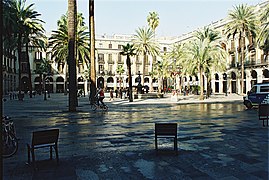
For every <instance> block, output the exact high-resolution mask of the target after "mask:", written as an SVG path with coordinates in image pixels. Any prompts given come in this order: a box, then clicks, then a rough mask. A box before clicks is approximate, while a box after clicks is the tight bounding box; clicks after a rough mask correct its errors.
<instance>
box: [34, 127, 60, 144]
mask: <svg viewBox="0 0 269 180" xmlns="http://www.w3.org/2000/svg"><path fill="white" fill-rule="evenodd" d="M58 137H59V129H49V130H43V131H34V132H33V137H32V145H33V146H35V145H42V144H52V143H57V142H58Z"/></svg>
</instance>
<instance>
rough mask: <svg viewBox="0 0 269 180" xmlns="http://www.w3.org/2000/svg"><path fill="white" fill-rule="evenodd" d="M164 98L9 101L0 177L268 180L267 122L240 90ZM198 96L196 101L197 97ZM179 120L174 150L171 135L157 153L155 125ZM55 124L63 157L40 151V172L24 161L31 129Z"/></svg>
mask: <svg viewBox="0 0 269 180" xmlns="http://www.w3.org/2000/svg"><path fill="white" fill-rule="evenodd" d="M173 98H174V97H170V96H166V98H163V99H152V100H135V101H134V102H133V103H129V102H128V101H127V100H120V99H115V100H114V101H108V99H109V98H107V99H106V101H105V102H106V103H107V104H108V106H109V111H108V112H106V113H104V112H101V111H97V112H92V111H91V110H90V106H89V103H88V98H87V97H81V98H80V99H79V107H78V112H76V113H69V112H67V109H68V107H67V96H63V95H61V94H60V95H59V94H58V95H56V94H52V97H51V98H49V99H48V100H47V101H43V98H42V96H37V97H35V98H33V99H29V98H26V99H25V101H23V102H20V101H17V100H8V101H7V102H5V103H4V105H5V106H4V108H5V109H4V111H5V113H6V114H8V115H9V116H11V117H12V119H13V120H14V123H15V125H16V130H17V135H18V137H19V138H20V140H19V150H18V152H17V154H15V155H14V156H13V157H11V158H7V159H4V176H3V179H6V180H9V179H64V180H65V179H229V180H230V179H268V171H269V170H268V127H262V122H260V121H258V118H257V110H256V109H252V110H246V109H245V107H244V106H243V105H242V97H241V96H238V95H229V96H223V95H216V96H213V97H212V98H210V99H207V100H204V101H203V103H204V104H201V101H198V100H197V96H188V97H184V96H179V97H178V99H179V101H175V100H174V99H173ZM198 102H199V103H198ZM155 122H176V123H178V126H179V129H178V130H179V132H178V138H179V140H178V143H179V145H178V148H179V153H178V155H175V154H174V153H171V152H170V151H168V150H166V149H170V148H172V146H171V142H170V141H169V140H163V141H162V143H163V144H162V145H161V148H164V149H165V151H163V153H160V154H158V155H156V154H155V151H154V123H155ZM46 128H59V129H60V138H59V156H60V163H59V165H57V164H56V161H55V160H53V161H50V160H48V159H49V151H48V150H41V149H40V150H37V151H36V155H37V157H36V158H37V160H38V162H37V167H38V169H37V170H35V171H34V170H33V168H32V167H31V166H28V165H26V164H25V162H26V161H27V151H26V143H28V142H30V139H31V132H32V131H34V130H41V129H46Z"/></svg>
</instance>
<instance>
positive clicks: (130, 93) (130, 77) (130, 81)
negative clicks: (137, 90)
mask: <svg viewBox="0 0 269 180" xmlns="http://www.w3.org/2000/svg"><path fill="white" fill-rule="evenodd" d="M127 66H128V76H129V102H133V92H132V91H133V84H132V72H131V60H130V57H129V56H128V55H127Z"/></svg>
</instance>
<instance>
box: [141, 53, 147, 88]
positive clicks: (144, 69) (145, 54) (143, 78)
mask: <svg viewBox="0 0 269 180" xmlns="http://www.w3.org/2000/svg"><path fill="white" fill-rule="evenodd" d="M143 55H144V57H143V72H142V77H141V84H142V86H144V80H145V73H146V61H147V52H146V51H144V53H143Z"/></svg>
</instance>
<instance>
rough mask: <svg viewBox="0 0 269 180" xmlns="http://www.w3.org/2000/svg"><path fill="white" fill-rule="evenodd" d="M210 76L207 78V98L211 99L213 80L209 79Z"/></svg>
mask: <svg viewBox="0 0 269 180" xmlns="http://www.w3.org/2000/svg"><path fill="white" fill-rule="evenodd" d="M209 76H210V75H208V76H207V77H206V79H207V88H206V89H207V90H206V98H209V97H210V93H211V83H210V82H211V78H210V77H209Z"/></svg>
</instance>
